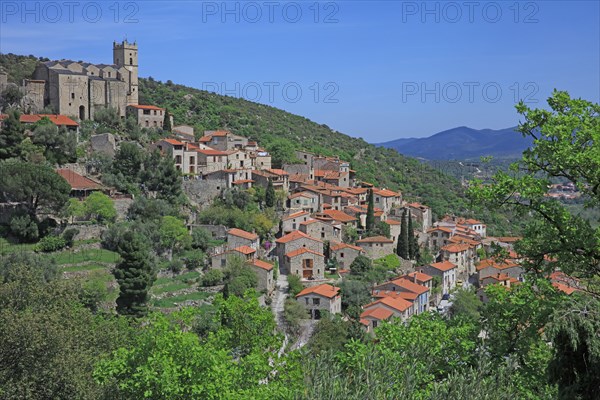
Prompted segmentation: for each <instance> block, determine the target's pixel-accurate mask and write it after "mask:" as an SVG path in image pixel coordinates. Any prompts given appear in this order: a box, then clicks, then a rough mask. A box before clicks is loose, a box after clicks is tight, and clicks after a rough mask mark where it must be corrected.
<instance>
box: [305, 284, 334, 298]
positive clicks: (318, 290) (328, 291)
mask: <svg viewBox="0 0 600 400" xmlns="http://www.w3.org/2000/svg"><path fill="white" fill-rule="evenodd" d="M307 294H318V295H319V296H323V297H327V298H329V299H332V298H334V297H335V296H337V295H339V294H340V288H339V287H336V286H331V285H328V284H326V283H323V284H321V285H317V286H311V287H307V288H305V289H303V290H302V291H301V292H300V293H298V294H297V295H296V297H301V296H306V295H307Z"/></svg>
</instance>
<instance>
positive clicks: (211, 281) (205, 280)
mask: <svg viewBox="0 0 600 400" xmlns="http://www.w3.org/2000/svg"><path fill="white" fill-rule="evenodd" d="M223 277H224V275H223V271H221V270H220V269H210V270H208V271H206V273H205V274H204V275H202V278H201V279H200V284H201V285H202V286H216V285H220V284H221V283H223Z"/></svg>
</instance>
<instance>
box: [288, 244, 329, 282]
mask: <svg viewBox="0 0 600 400" xmlns="http://www.w3.org/2000/svg"><path fill="white" fill-rule="evenodd" d="M282 265H283V268H284V269H285V270H286V271H289V273H290V274H292V275H296V276H299V277H300V278H301V279H302V280H308V281H312V280H320V279H324V277H325V256H324V255H323V254H322V253H318V252H316V251H313V250H309V249H307V248H305V247H303V248H299V249H297V250H292V251H290V252H288V253H285V256H284V262H283V264H282Z"/></svg>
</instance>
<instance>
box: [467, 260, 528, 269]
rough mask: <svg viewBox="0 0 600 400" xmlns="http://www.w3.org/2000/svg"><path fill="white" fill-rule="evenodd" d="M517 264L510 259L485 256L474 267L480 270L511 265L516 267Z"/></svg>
mask: <svg viewBox="0 0 600 400" xmlns="http://www.w3.org/2000/svg"><path fill="white" fill-rule="evenodd" d="M518 266H519V264H516V263H515V262H513V261H511V260H502V261H497V260H494V259H492V258H486V259H485V260H481V261H480V262H479V263H478V264H477V267H476V269H477V271H480V270H482V269H484V268H488V267H492V268H494V269H499V270H503V269H507V268H513V267H518Z"/></svg>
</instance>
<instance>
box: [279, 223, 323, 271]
mask: <svg viewBox="0 0 600 400" xmlns="http://www.w3.org/2000/svg"><path fill="white" fill-rule="evenodd" d="M275 243H276V246H277V248H276V253H277V255H278V257H279V265H280V267H282V268H283V270H284V271H288V272H290V273H291V272H292V270H291V268H290V267H291V265H290V257H289V256H288V254H290V253H292V252H294V251H296V250H301V249H307V250H311V251H312V252H313V253H316V254H319V255H321V256H323V242H322V241H321V240H319V239H315V238H313V237H310V236H308V235H307V234H306V233H304V232H301V231H293V232H291V233H288V234H287V235H285V236H282V237H280V238H279V239H277V240H275ZM293 254H294V257H298V256H299V255H302V253H293ZM311 259H314V257H311ZM317 262H318V263H319V264H321V263H322V264H323V265H324V261H317ZM313 264H314V261H313ZM306 269H309V268H308V267H307V268H306ZM322 274H323V268H322V267H321V272H320V275H322ZM313 275H314V274H313ZM300 276H302V274H300Z"/></svg>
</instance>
